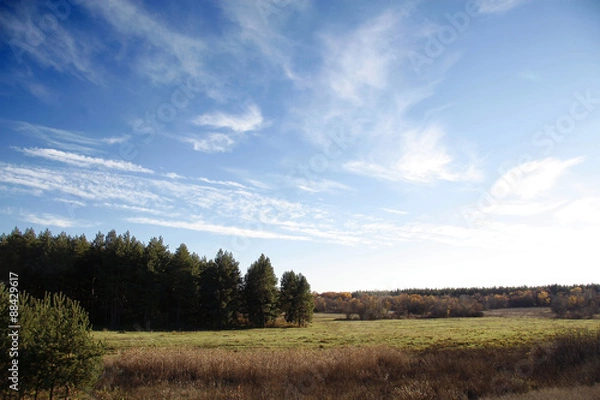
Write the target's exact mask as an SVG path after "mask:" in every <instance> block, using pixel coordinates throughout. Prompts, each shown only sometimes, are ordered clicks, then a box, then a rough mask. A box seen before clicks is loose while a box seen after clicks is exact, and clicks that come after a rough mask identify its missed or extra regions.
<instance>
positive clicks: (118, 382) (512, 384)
mask: <svg viewBox="0 0 600 400" xmlns="http://www.w3.org/2000/svg"><path fill="white" fill-rule="evenodd" d="M530 311H531V310H524V311H523V313H519V312H516V313H515V312H514V310H512V311H510V312H498V313H496V316H487V317H483V318H456V319H406V320H382V321H346V320H343V319H341V316H340V315H330V314H329V315H328V314H317V315H316V316H315V320H314V323H313V324H312V325H311V326H310V327H309V328H286V329H283V328H271V329H248V330H238V331H233V330H232V331H206V332H126V333H117V332H94V333H93V334H94V336H95V337H96V338H98V339H101V340H102V341H103V342H104V343H105V346H106V347H107V349H108V350H109V352H108V354H107V355H106V356H105V373H104V376H103V378H102V380H101V381H100V382H99V384H98V385H97V386H96V388H95V389H94V390H93V392H91V393H89V395H91V396H88V394H83V396H81V397H76V396H75V397H72V398H82V399H84V398H93V399H97V400H123V399H127V400H142V399H147V398H157V399H158V398H161V399H162V398H168V399H180V400H187V399H190V400H191V399H207V400H208V399H211V400H221V399H222V400H233V399H253V400H254V399H264V400H274V399H302V400H313V399H314V400H317V399H318V400H327V399H331V400H333V399H336V400H337V399H348V400H359V399H360V400H364V399H373V400H375V399H397V400H428V399H440V400H455V399H461V400H468V399H477V398H496V397H493V396H500V395H510V396H511V397H505V398H506V399H507V400H513V399H514V400H517V399H532V400H533V399H537V398H553V397H551V396H554V398H566V399H568V398H579V397H564V393H565V392H566V393H570V392H571V391H575V390H577V391H578V393H579V394H580V397H581V398H583V399H586V398H588V397H585V396H588V395H589V396H595V393H597V387H594V386H593V385H594V384H597V383H599V382H600V330H598V327H599V324H598V320H560V319H553V318H548V315H547V313H544V312H543V310H538V311H539V313H537V314H536V313H533V314H532V313H531V312H530ZM554 388H562V389H554ZM565 388H568V389H565ZM526 393H528V394H526ZM522 395H525V396H526V397H520V396H522ZM86 396H87V397H86ZM532 396H542V397H532ZM544 396H546V397H544ZM561 396H563V397H561ZM41 398H43V397H40V399H41ZM589 398H596V397H589Z"/></svg>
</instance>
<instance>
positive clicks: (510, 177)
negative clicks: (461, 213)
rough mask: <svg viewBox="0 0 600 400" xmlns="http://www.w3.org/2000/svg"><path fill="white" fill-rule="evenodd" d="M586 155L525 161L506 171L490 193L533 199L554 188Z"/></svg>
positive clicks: (517, 198)
mask: <svg viewBox="0 0 600 400" xmlns="http://www.w3.org/2000/svg"><path fill="white" fill-rule="evenodd" d="M584 160H585V158H584V157H575V158H571V159H568V160H565V161H561V160H558V159H556V158H551V157H549V158H545V159H543V160H534V161H529V162H525V163H523V164H521V165H518V166H516V167H514V168H511V169H510V170H508V171H507V172H505V173H504V174H503V175H502V176H501V177H500V178H499V179H498V180H497V181H496V182H495V183H494V184H493V185H492V187H491V189H490V193H491V194H492V195H493V196H494V197H496V198H499V199H504V198H507V199H511V198H512V199H516V200H532V199H535V198H537V197H539V196H540V195H541V194H543V193H545V192H547V191H549V190H551V189H553V188H554V187H555V186H556V184H557V182H558V179H559V178H560V177H561V176H562V175H563V174H565V173H566V172H567V171H568V169H569V168H571V167H573V166H575V165H578V164H580V163H582V162H583V161H584Z"/></svg>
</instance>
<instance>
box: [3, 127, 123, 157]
mask: <svg viewBox="0 0 600 400" xmlns="http://www.w3.org/2000/svg"><path fill="white" fill-rule="evenodd" d="M0 123H2V124H3V125H6V126H7V127H8V128H10V129H12V130H14V131H16V132H19V133H21V134H24V135H27V136H29V137H32V138H35V139H37V140H39V141H41V142H43V143H45V144H46V145H49V146H52V147H57V148H60V149H62V150H70V151H77V152H80V153H85V154H90V153H97V152H98V151H99V149H100V148H101V147H102V146H106V145H109V146H110V145H113V144H118V143H121V142H123V141H125V140H127V136H110V137H91V136H89V135H87V134H86V133H85V132H81V131H74V130H66V129H60V128H54V127H50V126H45V125H39V124H32V123H29V122H23V121H7V120H0Z"/></svg>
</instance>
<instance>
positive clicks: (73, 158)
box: [18, 148, 154, 174]
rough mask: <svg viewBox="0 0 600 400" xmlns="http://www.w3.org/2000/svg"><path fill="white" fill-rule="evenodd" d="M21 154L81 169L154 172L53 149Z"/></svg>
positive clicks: (116, 161)
mask: <svg viewBox="0 0 600 400" xmlns="http://www.w3.org/2000/svg"><path fill="white" fill-rule="evenodd" d="M18 150H19V151H20V152H21V153H23V154H25V155H27V156H30V157H40V158H45V159H47V160H51V161H57V162H61V163H65V164H69V165H74V166H76V167H82V168H98V167H99V168H102V169H112V170H117V171H125V172H139V173H144V174H153V173H154V171H152V170H151V169H148V168H144V167H141V166H139V165H136V164H133V163H131V162H128V161H121V160H107V159H104V158H99V157H89V156H83V155H79V154H75V153H68V152H64V151H60V150H55V149H39V148H27V149H18Z"/></svg>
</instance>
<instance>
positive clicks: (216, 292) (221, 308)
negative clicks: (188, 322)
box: [200, 249, 242, 329]
mask: <svg viewBox="0 0 600 400" xmlns="http://www.w3.org/2000/svg"><path fill="white" fill-rule="evenodd" d="M200 282H201V285H200V302H201V315H202V319H203V322H204V325H206V326H207V327H210V328H218V329H223V328H231V327H233V326H235V324H236V322H237V317H238V312H239V309H240V300H241V299H240V297H241V296H240V295H241V284H242V278H241V273H240V269H239V263H238V262H237V261H236V260H235V259H234V258H233V255H232V254H231V253H230V252H227V251H223V250H222V249H221V250H219V252H218V253H217V255H216V257H215V259H214V260H210V261H209V262H208V266H207V267H206V270H205V271H204V272H203V274H202V275H201V279H200Z"/></svg>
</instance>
